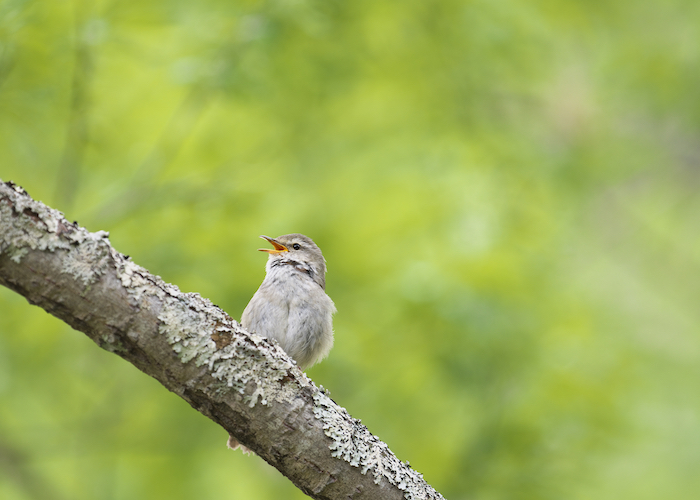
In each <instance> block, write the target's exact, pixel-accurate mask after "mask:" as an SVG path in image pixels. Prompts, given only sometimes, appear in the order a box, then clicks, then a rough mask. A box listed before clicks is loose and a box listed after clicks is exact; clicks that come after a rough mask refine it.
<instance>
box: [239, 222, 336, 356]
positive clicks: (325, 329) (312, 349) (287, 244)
mask: <svg viewBox="0 0 700 500" xmlns="http://www.w3.org/2000/svg"><path fill="white" fill-rule="evenodd" d="M263 238H265V239H267V240H268V241H269V242H270V243H272V244H273V245H274V246H275V249H274V250H267V249H266V250H264V251H266V252H268V253H269V254H270V256H269V257H268V260H267V265H266V267H265V269H266V275H265V279H264V280H263V282H262V284H261V285H260V288H258V291H257V292H255V295H253V298H252V299H250V302H249V303H248V305H247V306H246V308H245V310H244V311H243V316H242V317H241V324H242V325H243V327H244V328H246V329H247V330H249V331H251V332H255V333H257V334H258V335H261V336H263V337H267V338H270V339H275V340H277V342H279V344H280V346H281V347H282V349H284V350H285V352H287V354H289V355H290V356H291V357H292V359H294V360H295V361H296V362H297V364H298V365H299V366H300V367H301V368H302V370H303V369H306V368H309V367H310V366H311V365H313V364H314V363H316V362H318V361H320V360H322V359H323V358H325V357H326V356H327V355H328V352H329V351H330V350H331V347H333V320H332V316H333V313H335V310H336V309H335V305H334V304H333V301H332V300H331V299H330V297H329V296H328V295H326V292H325V287H326V261H325V259H324V258H323V254H322V253H321V249H320V248H318V246H316V244H315V243H314V242H313V241H312V240H311V238H309V237H307V236H304V235H303V234H297V233H295V234H286V235H284V236H279V237H278V238H274V239H273V238H268V237H266V236H263Z"/></svg>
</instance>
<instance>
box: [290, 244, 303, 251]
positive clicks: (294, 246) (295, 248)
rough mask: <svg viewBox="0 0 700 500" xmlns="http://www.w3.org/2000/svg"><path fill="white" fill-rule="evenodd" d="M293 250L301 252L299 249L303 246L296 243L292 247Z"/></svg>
mask: <svg viewBox="0 0 700 500" xmlns="http://www.w3.org/2000/svg"><path fill="white" fill-rule="evenodd" d="M292 248H293V249H294V250H299V249H300V248H301V245H300V244H299V243H294V244H293V245H292Z"/></svg>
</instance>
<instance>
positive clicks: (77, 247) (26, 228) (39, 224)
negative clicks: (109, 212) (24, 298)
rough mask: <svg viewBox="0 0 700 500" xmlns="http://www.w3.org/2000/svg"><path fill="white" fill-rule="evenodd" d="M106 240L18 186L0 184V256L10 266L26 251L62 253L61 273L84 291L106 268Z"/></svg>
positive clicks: (101, 233)
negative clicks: (80, 283)
mask: <svg viewBox="0 0 700 500" xmlns="http://www.w3.org/2000/svg"><path fill="white" fill-rule="evenodd" d="M27 218H29V219H30V220H31V223H29V224H28V223H27ZM107 236H108V233H106V232H104V231H98V232H97V233H90V232H89V231H87V230H86V229H84V228H82V227H80V226H78V225H77V224H71V223H69V222H67V221H66V220H65V218H64V217H63V214H62V213H61V212H59V211H58V210H54V209H52V208H49V207H47V206H46V205H44V204H43V203H41V202H38V201H35V200H33V199H32V198H30V197H29V195H27V193H26V192H25V191H24V190H23V189H22V188H20V187H19V186H16V185H15V184H12V183H3V182H2V181H0V252H1V253H6V254H7V255H9V256H10V258H11V259H12V260H13V261H14V262H17V263H19V262H21V260H22V258H23V257H24V256H25V255H26V254H27V252H28V251H29V250H40V251H49V252H55V251H56V250H66V251H67V254H66V257H65V259H63V268H62V269H61V272H62V273H64V274H68V275H70V276H72V277H73V278H74V279H76V280H79V281H81V282H82V284H83V286H84V287H86V288H87V287H88V286H89V285H91V284H92V283H94V282H95V281H96V280H97V279H98V278H99V276H100V275H101V274H102V272H103V270H104V267H105V266H106V263H107V257H108V256H109V254H110V248H111V247H110V246H109V241H108V240H107Z"/></svg>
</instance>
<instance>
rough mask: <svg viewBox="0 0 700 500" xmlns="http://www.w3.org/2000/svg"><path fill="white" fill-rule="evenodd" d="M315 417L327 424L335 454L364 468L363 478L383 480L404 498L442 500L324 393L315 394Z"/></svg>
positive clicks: (354, 465)
mask: <svg viewBox="0 0 700 500" xmlns="http://www.w3.org/2000/svg"><path fill="white" fill-rule="evenodd" d="M313 398H314V416H315V417H316V418H317V419H319V420H320V421H321V422H322V424H323V430H324V433H325V434H326V436H328V437H329V438H331V439H332V440H333V442H332V443H331V444H330V450H331V454H332V455H333V456H334V457H336V458H340V459H342V460H345V461H346V462H348V463H349V464H350V465H352V466H353V467H360V468H361V472H362V474H366V473H367V472H370V473H371V474H372V475H373V476H374V482H375V483H377V484H379V483H380V482H381V480H382V478H384V479H386V480H387V481H389V482H390V483H391V484H393V485H394V486H396V487H397V488H399V489H400V490H401V491H403V492H404V498H406V499H409V500H414V499H441V498H443V497H442V495H440V493H438V492H437V491H435V490H434V489H433V488H432V487H430V486H429V485H427V484H426V482H425V481H424V479H423V475H422V474H421V473H420V472H417V471H415V470H413V469H412V468H411V467H409V466H408V464H404V463H402V462H401V461H400V460H399V459H398V458H396V455H394V454H393V453H392V452H391V450H390V449H389V447H388V446H387V445H386V443H384V442H382V441H381V440H379V438H377V437H376V436H373V435H372V434H371V433H370V432H369V431H368V430H367V427H365V426H364V425H362V423H361V422H360V421H359V420H356V419H354V418H352V417H351V416H350V415H349V414H348V412H347V410H345V408H342V407H340V406H338V405H337V404H336V403H335V402H334V401H333V400H332V399H331V398H329V397H328V396H327V395H326V394H324V393H323V392H322V391H321V390H317V391H316V392H315V393H314V396H313Z"/></svg>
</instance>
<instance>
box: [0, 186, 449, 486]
mask: <svg viewBox="0 0 700 500" xmlns="http://www.w3.org/2000/svg"><path fill="white" fill-rule="evenodd" d="M108 236H109V235H108V233H106V232H104V231H98V232H96V233H90V232H88V231H87V230H86V229H84V228H82V227H80V226H78V225H77V223H71V222H68V221H67V220H66V219H65V218H64V217H63V214H61V213H60V212H58V211H56V210H53V209H51V208H49V207H47V206H46V205H44V204H42V203H40V202H37V201H35V200H33V199H32V198H31V197H30V196H29V195H28V194H27V193H26V192H25V191H24V190H23V189H22V188H20V187H19V186H17V185H15V184H13V183H11V182H7V183H3V182H2V181H0V284H2V285H4V286H6V287H8V288H10V289H12V290H14V291H15V292H17V293H19V294H21V295H23V296H24V297H26V299H27V300H28V301H29V302H30V303H31V304H35V305H38V306H40V307H42V308H44V309H45V310H46V311H47V312H49V313H50V314H52V315H54V316H56V317H57V318H60V319H61V320H63V321H65V322H66V323H68V324H69V325H70V326H72V327H73V328H75V329H76V330H79V331H81V332H83V333H85V334H86V335H88V336H89V337H90V338H91V339H92V340H94V341H95V342H96V343H97V344H98V345H99V346H100V347H102V348H103V349H106V350H108V351H110V352H113V353H115V354H117V355H119V356H121V357H122V358H124V359H126V360H127V361H129V362H130V363H132V364H133V365H134V366H136V367H137V368H138V369H139V370H141V371H142V372H144V373H146V374H147V375H150V376H151V377H154V378H155V379H157V380H158V381H159V382H160V383H161V384H163V385H164V386H165V387H166V388H167V389H169V390H170V391H172V392H174V393H176V394H178V395H179V396H180V397H182V398H183V399H184V400H186V401H187V402H188V403H189V404H190V405H192V407H193V408H195V409H196V410H197V411H199V412H201V413H202V414H204V415H206V416H207V417H209V418H210V419H212V420H213V421H214V422H216V423H218V424H219V425H221V426H222V427H223V428H224V429H225V430H226V431H228V432H229V433H230V434H232V435H233V436H235V437H236V438H237V439H238V440H239V441H240V442H241V443H242V444H244V445H245V446H246V447H248V448H250V449H251V450H253V451H254V452H255V453H256V454H257V455H258V456H260V457H261V458H262V459H263V460H265V461H267V462H268V463H269V464H271V465H272V466H274V467H276V468H277V469H278V470H279V471H280V472H282V474H284V475H285V476H287V477H288V478H289V479H290V480H291V481H292V482H293V483H294V484H295V485H296V486H297V487H298V488H300V489H301V490H302V491H303V492H304V493H306V494H307V495H309V496H311V497H313V498H317V499H329V500H330V499H341V498H342V499H348V498H352V499H356V500H359V499H370V498H372V499H400V498H406V499H439V498H442V496H441V495H440V494H439V493H438V492H436V491H435V490H434V489H433V488H432V487H431V486H430V485H428V484H427V483H426V482H425V481H424V479H423V477H422V476H421V474H420V473H418V472H416V471H415V470H413V469H411V468H410V467H409V466H408V464H405V463H402V462H401V461H399V460H398V459H397V458H396V456H395V455H394V454H393V453H392V452H391V450H389V448H388V446H387V445H386V444H385V443H383V442H382V441H380V440H379V439H377V438H376V437H375V436H373V435H372V434H371V433H370V432H369V431H368V430H367V428H366V427H365V426H363V425H362V424H361V423H360V422H359V421H358V420H356V419H354V418H352V417H351V416H350V415H349V414H348V413H347V411H346V410H345V409H344V408H342V407H340V406H338V405H337V404H336V403H335V402H334V401H333V400H331V399H330V398H329V397H328V395H327V394H326V393H325V392H324V391H323V389H322V388H319V387H317V386H316V385H315V384H314V383H313V382H312V381H311V380H310V379H309V378H308V377H307V376H306V375H305V374H304V373H303V372H302V371H301V370H300V369H299V368H298V367H297V366H296V365H295V364H294V362H293V361H292V360H291V359H290V358H289V357H288V356H287V355H286V353H285V352H284V351H283V350H282V349H281V348H280V347H279V346H278V345H277V344H275V343H271V342H269V341H268V340H267V339H264V338H262V337H260V336H258V335H255V334H251V333H248V332H246V331H245V330H243V329H242V328H241V326H240V325H239V324H238V323H237V322H236V321H234V320H233V319H232V318H231V317H230V316H229V315H228V314H226V313H225V312H224V311H223V310H221V309H220V308H218V307H217V306H215V305H213V304H212V303H211V302H210V301H209V300H207V299H204V298H202V297H201V296H199V295H198V294H195V293H182V292H181V291H180V290H179V289H178V288H177V287H176V286H174V285H171V284H168V283H165V282H163V280H161V279H160V277H158V276H155V275H152V274H150V273H149V272H148V271H146V270H145V269H144V268H142V267H140V266H138V265H136V264H135V263H134V262H132V261H131V260H130V259H129V257H127V256H124V255H122V254H121V253H119V252H117V251H116V250H115V249H114V248H112V246H111V245H110V243H109V239H108Z"/></svg>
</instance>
